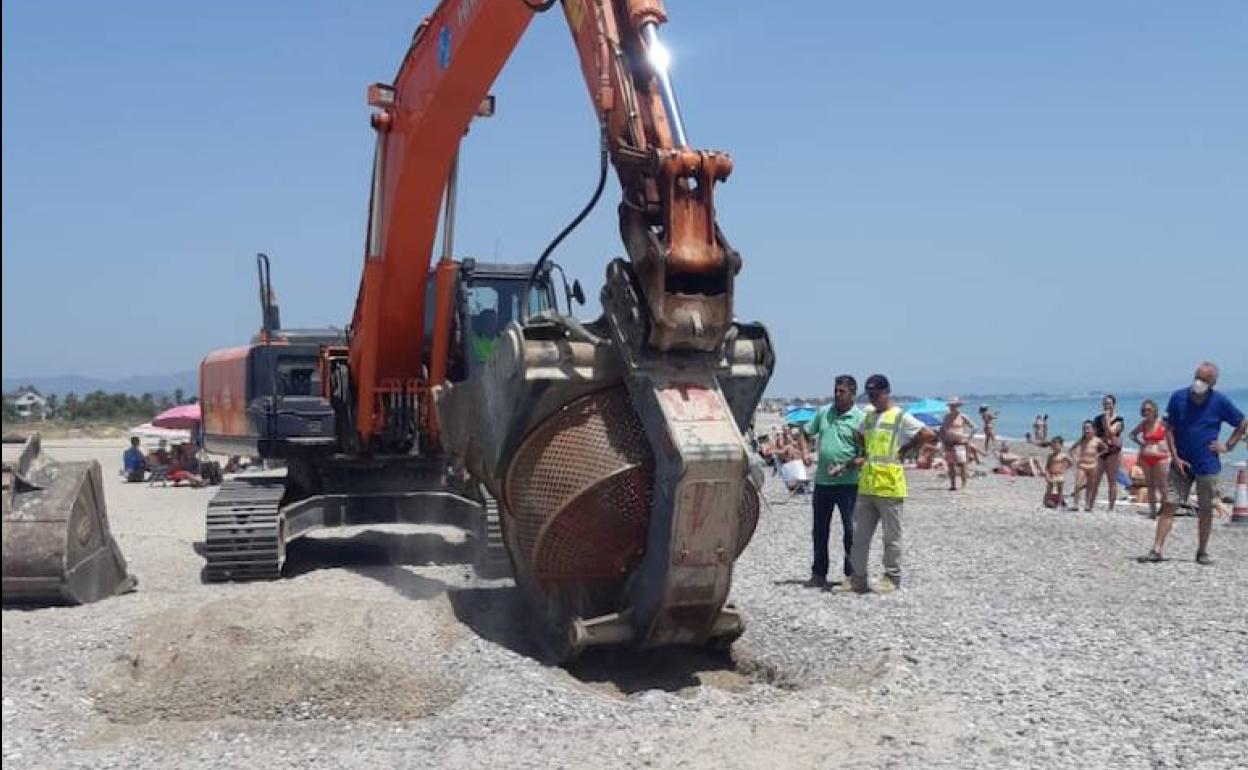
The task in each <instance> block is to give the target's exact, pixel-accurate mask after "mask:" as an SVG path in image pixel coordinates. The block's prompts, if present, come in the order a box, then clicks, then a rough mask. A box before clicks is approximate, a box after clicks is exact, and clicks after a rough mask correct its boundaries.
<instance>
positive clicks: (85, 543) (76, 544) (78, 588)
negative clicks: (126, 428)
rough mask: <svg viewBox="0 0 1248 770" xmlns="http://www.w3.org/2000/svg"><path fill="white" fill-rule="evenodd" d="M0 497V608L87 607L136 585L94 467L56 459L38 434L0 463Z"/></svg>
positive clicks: (98, 469)
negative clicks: (0, 559)
mask: <svg viewBox="0 0 1248 770" xmlns="http://www.w3.org/2000/svg"><path fill="white" fill-rule="evenodd" d="M3 499H4V519H3V532H4V544H3V546H4V585H3V595H4V604H6V605H7V604H17V603H21V604H86V603H88V602H94V601H99V600H100V599H105V598H107V597H109V596H113V595H115V594H119V593H125V592H126V591H129V590H131V589H133V588H134V585H135V580H134V578H133V577H131V576H130V575H129V574H128V573H127V572H126V560H125V559H124V558H123V557H122V555H121V551H120V549H118V547H117V542H116V541H115V540H113V536H112V533H111V532H110V531H109V529H108V512H107V508H106V506H105V504H104V485H103V482H102V476H101V472H100V464H99V463H98V462H96V461H95V460H91V461H89V462H55V461H53V460H51V459H50V458H48V457H47V456H46V455H44V454H43V452H42V451H41V448H40V440H39V434H37V433H36V434H35V435H33V436H31V438H30V440H29V441H27V442H26V446H25V447H24V448H23V449H22V454H21V457H20V459H19V460H18V462H17V463H16V464H15V465H12V466H10V465H9V464H8V463H6V464H5V466H4V497H3Z"/></svg>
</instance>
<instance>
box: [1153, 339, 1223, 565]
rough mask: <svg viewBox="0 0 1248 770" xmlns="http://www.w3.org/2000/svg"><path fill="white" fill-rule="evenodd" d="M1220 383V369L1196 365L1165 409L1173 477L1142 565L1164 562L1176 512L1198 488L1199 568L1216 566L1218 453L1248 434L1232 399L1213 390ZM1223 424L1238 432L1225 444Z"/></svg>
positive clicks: (1220, 464) (1206, 363)
mask: <svg viewBox="0 0 1248 770" xmlns="http://www.w3.org/2000/svg"><path fill="white" fill-rule="evenodd" d="M1217 382H1218V367H1217V366H1215V365H1213V364H1211V363H1209V362H1208V361H1206V362H1204V363H1203V364H1201V365H1200V366H1198V367H1196V378H1195V379H1194V380H1193V381H1192V384H1191V385H1190V386H1188V387H1186V388H1183V389H1182V390H1176V391H1175V392H1174V394H1173V395H1172V396H1170V404H1169V406H1167V407H1166V443H1167V444H1168V445H1169V448H1170V479H1169V483H1168V485H1167V489H1166V499H1165V502H1163V503H1162V505H1161V516H1160V517H1159V518H1158V519H1157V536H1156V538H1155V540H1154V541H1153V550H1151V551H1149V553H1148V555H1147V556H1142V557H1140V561H1144V562H1158V561H1161V560H1162V556H1161V549H1162V548H1163V547H1164V546H1165V544H1166V536H1168V535H1169V534H1170V528H1171V527H1172V526H1174V511H1175V509H1176V508H1177V507H1178V506H1180V505H1185V504H1186V503H1187V498H1188V496H1189V495H1190V494H1191V492H1192V486H1193V485H1195V487H1196V511H1197V513H1198V514H1200V521H1199V533H1200V536H1199V545H1198V546H1197V550H1196V562H1197V563H1198V564H1204V565H1208V564H1212V563H1213V561H1212V559H1210V558H1209V553H1208V547H1209V533H1210V531H1211V530H1212V529H1213V504H1214V501H1216V500H1217V496H1218V474H1220V473H1221V472H1222V462H1221V461H1220V460H1219V459H1218V455H1221V454H1224V453H1226V452H1230V451H1231V450H1233V449H1234V448H1235V445H1236V444H1238V443H1239V440H1240V439H1242V438H1243V437H1244V433H1245V432H1248V419H1245V418H1244V413H1243V412H1241V411H1240V410H1239V409H1238V408H1236V406H1235V405H1234V404H1232V403H1231V400H1230V399H1229V398H1227V397H1226V396H1224V395H1222V394H1221V393H1219V392H1217V391H1216V390H1214V389H1213V386H1214V385H1216V384H1217ZM1222 423H1226V424H1228V425H1230V426H1232V427H1233V428H1234V430H1233V431H1232V433H1231V437H1230V439H1228V440H1227V442H1226V443H1225V444H1222V443H1221V442H1219V441H1218V436H1219V434H1220V433H1221V431H1222Z"/></svg>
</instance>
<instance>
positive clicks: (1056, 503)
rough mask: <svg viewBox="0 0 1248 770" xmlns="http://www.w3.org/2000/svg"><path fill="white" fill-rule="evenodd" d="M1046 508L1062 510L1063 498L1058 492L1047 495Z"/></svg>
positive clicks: (1045, 499)
mask: <svg viewBox="0 0 1248 770" xmlns="http://www.w3.org/2000/svg"><path fill="white" fill-rule="evenodd" d="M1044 507H1045V508H1053V509H1056V508H1061V507H1062V496H1061V495H1059V494H1058V493H1056V492H1050V493H1048V494H1047V495H1045V496H1044Z"/></svg>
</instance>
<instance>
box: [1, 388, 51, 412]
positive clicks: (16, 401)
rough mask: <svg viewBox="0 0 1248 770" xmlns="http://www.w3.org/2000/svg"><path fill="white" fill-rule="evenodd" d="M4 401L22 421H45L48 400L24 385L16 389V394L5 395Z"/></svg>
mask: <svg viewBox="0 0 1248 770" xmlns="http://www.w3.org/2000/svg"><path fill="white" fill-rule="evenodd" d="M4 400H5V401H7V402H8V403H10V404H12V405H13V409H14V411H16V412H17V416H18V417H20V418H22V419H23V420H29V419H32V418H39V419H41V420H42V419H47V413H48V399H46V398H44V396H43V394H42V393H40V392H39V391H37V390H35V389H34V388H32V387H30V386H29V385H24V386H22V387H20V388H18V389H17V392H15V393H13V394H11V395H6V396H5V397H4Z"/></svg>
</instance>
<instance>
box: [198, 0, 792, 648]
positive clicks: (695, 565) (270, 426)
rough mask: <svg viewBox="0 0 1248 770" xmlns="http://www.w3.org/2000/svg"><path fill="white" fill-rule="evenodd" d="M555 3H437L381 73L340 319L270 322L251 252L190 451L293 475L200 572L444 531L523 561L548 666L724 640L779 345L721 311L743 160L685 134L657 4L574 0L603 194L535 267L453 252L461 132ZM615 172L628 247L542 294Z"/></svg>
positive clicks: (278, 562)
mask: <svg viewBox="0 0 1248 770" xmlns="http://www.w3.org/2000/svg"><path fill="white" fill-rule="evenodd" d="M554 5H555V2H554V0H549V1H548V2H535V1H533V0H443V2H441V3H439V5H438V6H437V8H436V9H435V10H434V11H433V13H432V15H431V16H429V17H428V18H427V19H426V20H425V21H424V22H422V23H421V24H420V26H419V27H418V28H417V30H416V32H415V35H414V36H413V38H412V43H411V46H410V47H409V48H408V51H407V54H406V56H405V57H404V59H403V62H402V64H401V65H400V67H399V71H398V74H397V76H396V77H395V79H394V81H393V82H392V83H389V84H374V85H373V86H371V87H370V88H369V90H368V98H369V104H370V105H371V106H372V108H373V112H372V118H371V123H372V128H373V130H374V132H375V135H376V150H375V153H376V154H375V159H374V164H373V176H372V190H371V203H370V207H369V217H368V226H367V235H366V238H365V255H364V271H363V277H362V280H361V283H360V288H359V294H358V297H357V300H356V305H355V312H354V315H353V317H352V319H351V323H350V325H349V326H347V328H346V329H343V330H335V329H322V330H306V329H304V330H300V329H289V330H288V329H283V328H282V327H281V324H280V318H279V312H278V309H277V307H276V304H275V301H274V293H273V290H272V287H271V285H270V278H269V264H268V258H267V257H264V256H263V255H261V257H260V261H259V271H260V298H261V305H262V321H263V322H262V325H261V330H260V332H259V333H258V334H257V335H256V337H255V338H254V339H253V340H252V343H251V344H250V345H247V346H244V347H239V348H233V349H229V350H221V351H216V352H213V353H211V354H209V355H208V357H207V358H205V360H204V361H203V363H202V365H201V369H200V382H201V385H200V390H201V393H200V396H201V402H202V407H203V415H204V439H205V443H206V446H207V448H208V449H209V450H210V451H214V452H219V453H222V454H246V455H251V456H257V457H262V458H266V459H269V460H275V461H279V462H280V463H281V464H282V465H284V466H285V469H286V470H285V475H284V476H279V475H256V476H240V477H238V478H235V479H233V480H231V481H228V482H227V483H226V484H224V485H223V487H222V489H221V491H220V492H219V494H218V495H217V496H216V497H215V498H214V499H213V501H212V502H211V503H210V505H209V509H208V516H207V536H206V540H205V544H204V553H205V554H206V565H205V569H204V576H205V579H207V580H213V581H215V580H240V579H264V578H276V577H278V576H280V574H281V570H282V567H283V563H284V560H285V552H286V545H287V544H288V543H289V542H291V541H292V540H294V539H296V538H298V537H300V536H302V535H304V534H307V533H308V532H311V531H313V530H316V529H318V528H323V527H334V526H344V525H361V524H365V525H367V524H377V523H389V522H416V523H430V522H434V523H440V524H452V525H456V526H461V527H463V528H464V529H467V530H469V531H470V532H472V533H473V534H474V535H475V537H476V538H477V541H478V544H479V552H480V554H481V558H479V559H478V568H479V569H480V570H481V571H482V572H483V573H488V572H490V571H492V570H493V571H495V572H510V573H511V574H512V575H513V576H514V578H515V580H516V583H517V585H518V586H519V587H520V588H521V590H522V593H523V595H524V596H525V598H526V599H527V600H528V601H529V602H530V603H531V606H532V607H533V609H534V612H535V614H536V616H537V617H539V618H541V620H542V621H543V622H542V623H541V624H540V625H541V627H542V629H543V636H544V639H545V640H546V641H547V642H549V644H550V646H549V650H550V651H551V653H552V654H554V655H555V656H556V657H557V658H559V659H564V660H566V659H568V658H570V657H571V656H573V655H575V654H576V653H577V652H579V651H580V650H581V649H583V648H584V647H585V646H587V645H592V644H619V643H630V644H635V645H638V646H643V647H654V646H662V645H669V644H692V645H711V646H723V645H725V644H730V643H731V641H732V640H733V639H735V638H736V637H737V636H738V635H740V633H741V631H742V629H743V621H742V618H741V616H740V614H739V613H738V612H737V611H736V610H735V609H734V608H733V607H732V606H731V605H729V604H728V603H727V599H728V592H729V588H730V584H731V577H732V568H733V564H734V562H735V560H736V559H737V557H738V555H739V554H740V553H741V551H742V550H743V549H744V548H745V546H746V544H747V543H748V542H749V540H750V537H751V536H752V534H753V531H754V528H755V526H756V524H757V520H758V508H759V494H758V488H757V484H758V482H757V476H755V475H752V467H751V464H750V461H749V454H748V451H747V448H746V445H745V443H744V442H743V440H742V431H743V430H744V429H745V427H746V426H747V425H748V423H749V422H750V420H751V418H752V415H753V413H754V410H755V408H756V407H757V404H758V401H759V399H760V398H761V396H762V392H763V389H764V388H765V386H766V384H767V381H768V379H769V378H770V376H771V372H772V369H773V368H774V357H773V354H772V348H771V344H770V341H769V339H768V337H767V334H766V331H765V330H764V329H763V327H762V326H761V325H758V324H754V323H743V322H740V321H738V320H737V319H735V318H734V316H733V283H734V279H735V277H736V274H737V273H738V271H739V270H740V269H741V258H740V256H739V255H738V253H737V252H736V251H735V250H734V249H733V248H732V247H731V246H730V245H729V243H728V241H727V239H726V238H725V237H724V234H723V233H722V232H721V231H720V229H719V226H718V224H717V222H716V218H715V205H714V192H715V188H716V185H717V184H718V183H720V182H722V181H724V180H725V179H727V177H728V175H729V173H730V172H731V171H732V161H731V159H730V158H729V156H727V155H726V154H724V153H721V152H715V151H709V150H701V149H696V148H694V147H693V146H692V145H691V144H690V143H689V140H688V138H687V134H686V129H685V125H684V121H683V118H682V116H681V112H680V108H679V104H678V101H677V97H676V91H675V88H674V86H673V83H672V79H671V74H670V56H669V54H668V51H667V49H666V48H665V47H664V44H663V40H662V36H661V34H660V27H661V26H662V25H663V24H664V23H666V21H667V14H666V11H665V8H664V5H663V3H662V2H661V1H660V0H564V2H563V3H562V11H563V15H564V16H565V17H566V20H567V24H568V27H569V30H570V32H571V34H572V39H573V41H574V43H575V46H576V50H577V54H578V56H579V60H580V65H581V69H582V71H583V74H584V78H585V84H586V86H587V88H588V92H589V97H590V102H591V104H592V106H593V109H594V111H595V113H596V115H597V117H598V122H599V125H600V135H601V159H600V168H599V180H598V186H597V190H596V191H595V193H594V196H593V197H592V199H591V201H590V202H589V204H587V206H586V207H585V208H584V209H583V210H582V211H581V212H580V214H579V215H578V216H577V217H576V218H575V219H574V220H573V221H572V223H571V224H569V226H568V227H567V228H565V229H564V230H563V231H562V232H561V233H560V234H559V235H558V236H557V237H556V238H555V239H554V240H553V241H552V243H551V244H550V245H549V246H547V247H546V249H545V251H544V252H543V253H542V254H541V256H540V257H539V258H538V259H537V260H536V261H533V262H530V263H525V264H490V263H484V262H480V261H478V260H475V259H473V258H471V257H466V256H462V255H456V254H455V252H454V240H453V236H454V229H455V201H456V184H457V182H456V176H457V175H456V167H457V160H458V154H459V150H460V144H461V142H462V140H463V138H464V137H465V135H466V133H467V130H468V127H469V123H470V121H472V120H473V118H474V117H475V116H480V115H489V114H492V113H493V111H494V100H493V97H492V96H490V95H489V89H490V86H491V84H492V83H493V81H494V79H495V77H496V76H497V75H498V72H499V71H500V69H501V68H502V66H503V64H504V63H505V62H506V61H507V59H508V57H509V56H510V55H511V52H512V51H513V49H514V48H515V46H516V44H517V42H518V41H519V40H520V38H521V36H522V35H523V34H524V32H525V30H526V28H527V27H528V26H529V24H530V23H531V22H532V21H533V19H534V17H535V16H537V15H539V14H541V13H543V12H545V11H548V10H550V9H551V8H552V7H553V6H554ZM609 167H613V168H614V169H615V173H616V176H617V177H618V179H619V182H620V186H621V192H622V196H621V201H620V204H619V224H620V234H621V237H622V240H623V245H624V251H625V252H626V255H627V256H626V258H616V259H613V260H611V261H610V262H609V263H608V265H607V269H606V280H605V284H604V286H603V289H602V294H601V301H602V308H603V311H602V315H601V317H599V318H597V319H595V320H593V321H587V322H582V321H580V320H578V319H576V318H574V317H573V315H572V301H573V299H577V300H579V301H582V302H583V292H582V291H581V288H580V284H579V282H578V283H576V284H575V285H574V286H573V287H569V286H568V284H567V280H566V278H563V279H562V282H561V284H560V283H559V282H557V281H556V280H555V278H554V276H555V271H556V270H558V271H559V272H560V274H561V275H562V270H561V268H559V267H558V266H557V265H555V264H554V263H553V262H551V260H550V256H551V254H552V252H553V251H554V249H555V248H556V247H557V245H558V243H559V242H560V241H561V240H562V239H563V237H564V236H566V235H567V234H568V232H570V231H571V230H572V229H573V228H574V227H575V226H576V225H577V224H579V222H580V221H581V220H582V219H583V218H584V217H585V215H587V214H588V213H589V210H590V209H591V208H592V206H593V205H594V204H595V203H596V202H597V200H598V198H599V196H600V194H601V192H602V190H603V187H604V186H605V183H606V178H607V175H608V169H609ZM439 220H441V226H440V227H439ZM439 229H440V230H441V253H440V258H439V259H438V260H437V262H436V264H433V263H432V255H433V251H434V245H435V240H436V239H437V235H438V232H439ZM560 289H562V291H560ZM561 294H562V295H563V298H564V299H565V306H566V308H567V312H566V313H564V312H561V311H560V308H559V299H560V295H561Z"/></svg>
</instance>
